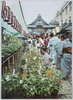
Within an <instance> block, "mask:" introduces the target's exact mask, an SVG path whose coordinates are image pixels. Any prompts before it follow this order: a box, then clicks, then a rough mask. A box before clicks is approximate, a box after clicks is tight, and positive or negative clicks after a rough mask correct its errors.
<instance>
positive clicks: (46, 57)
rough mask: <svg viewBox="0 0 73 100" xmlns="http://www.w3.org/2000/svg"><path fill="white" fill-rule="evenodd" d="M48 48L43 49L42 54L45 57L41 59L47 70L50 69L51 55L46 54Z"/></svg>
mask: <svg viewBox="0 0 73 100" xmlns="http://www.w3.org/2000/svg"><path fill="white" fill-rule="evenodd" d="M46 50H47V49H46V48H45V47H41V53H42V54H43V57H42V59H41V61H44V65H45V66H46V69H48V62H49V59H50V57H49V55H48V53H47V52H46Z"/></svg>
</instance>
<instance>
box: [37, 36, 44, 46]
mask: <svg viewBox="0 0 73 100" xmlns="http://www.w3.org/2000/svg"><path fill="white" fill-rule="evenodd" d="M36 39H37V40H39V44H40V47H42V46H45V45H44V41H43V40H42V39H41V38H40V36H39V35H36Z"/></svg>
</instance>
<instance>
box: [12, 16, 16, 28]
mask: <svg viewBox="0 0 73 100" xmlns="http://www.w3.org/2000/svg"><path fill="white" fill-rule="evenodd" d="M11 26H12V27H15V16H13V17H12V25H11Z"/></svg>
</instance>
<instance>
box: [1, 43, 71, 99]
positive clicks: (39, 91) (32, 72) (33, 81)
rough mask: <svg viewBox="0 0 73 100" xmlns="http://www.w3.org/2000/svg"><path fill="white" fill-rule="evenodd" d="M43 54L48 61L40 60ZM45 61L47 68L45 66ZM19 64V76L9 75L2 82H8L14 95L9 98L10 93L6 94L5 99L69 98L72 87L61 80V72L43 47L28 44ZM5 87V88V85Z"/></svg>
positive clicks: (66, 81) (67, 82) (67, 81)
mask: <svg viewBox="0 0 73 100" xmlns="http://www.w3.org/2000/svg"><path fill="white" fill-rule="evenodd" d="M37 44H38V43H36V45H37ZM22 49H24V48H22ZM44 54H46V55H47V57H48V59H49V60H47V59H46V62H45V61H44V60H42V58H43V57H45V56H44ZM47 61H48V68H47V66H46V63H47ZM20 63H21V64H20V70H21V71H20V72H19V74H17V73H15V74H14V75H12V76H11V75H9V74H8V75H7V76H4V77H5V80H3V82H5V83H6V82H8V84H9V87H8V88H9V90H10V89H11V87H12V86H13V90H12V91H13V93H14V95H13V96H12V97H9V93H10V92H9V93H7V92H6V93H7V95H8V97H7V98H29V99H30V98H60V99H61V98H66V97H67V98H68V99H70V98H71V96H72V95H71V93H72V91H71V87H72V85H71V83H70V81H69V80H65V81H64V80H63V79H62V73H61V70H60V69H59V70H58V69H57V68H56V65H55V64H54V63H53V62H52V60H51V59H50V54H48V53H47V52H46V50H45V47H43V48H42V47H41V49H40V48H39V47H37V46H33V44H32V42H31V45H30V46H29V43H28V44H27V47H26V50H25V51H24V52H23V54H22V58H21V59H20ZM17 64H18V61H17ZM18 66H19V65H18ZM70 77H71V76H70ZM11 81H12V82H11ZM5 83H3V84H5ZM66 84H67V85H66ZM5 86H6V87H7V83H6V85H5ZM5 86H4V87H5ZM67 86H68V89H67ZM6 87H5V88H6ZM7 91H8V90H7ZM11 93H12V92H11Z"/></svg>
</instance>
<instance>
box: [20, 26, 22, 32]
mask: <svg viewBox="0 0 73 100" xmlns="http://www.w3.org/2000/svg"><path fill="white" fill-rule="evenodd" d="M21 32H22V27H21V25H20V33H21Z"/></svg>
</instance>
